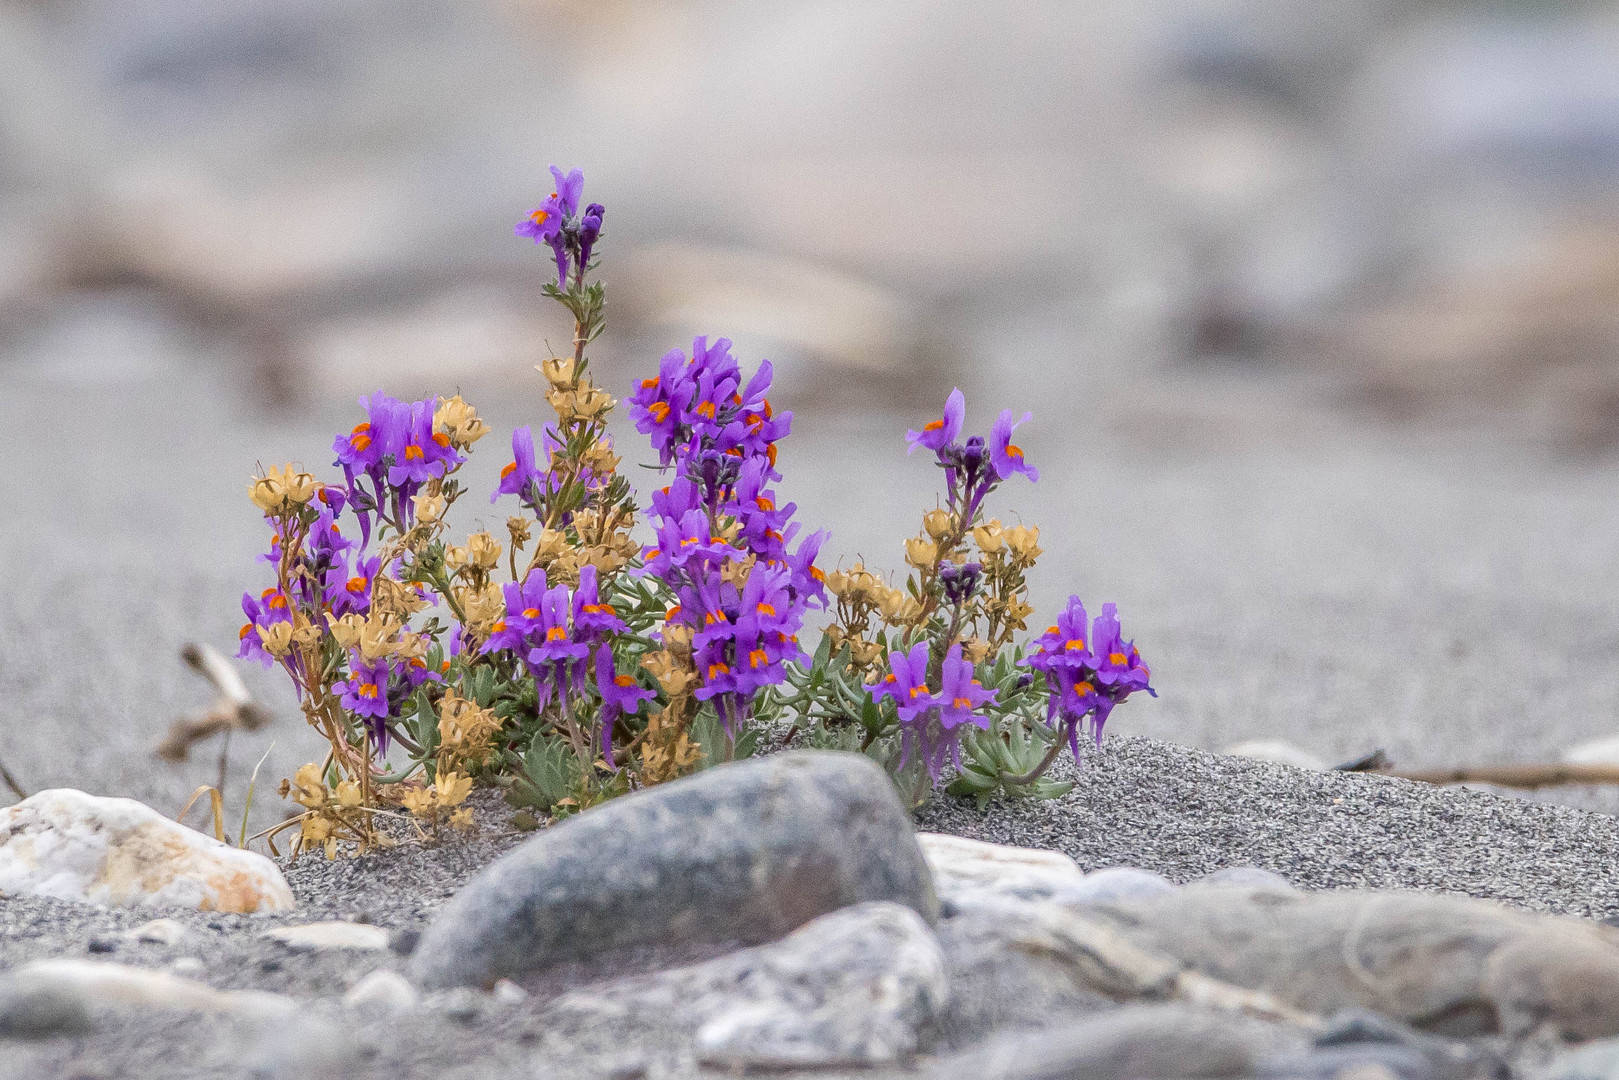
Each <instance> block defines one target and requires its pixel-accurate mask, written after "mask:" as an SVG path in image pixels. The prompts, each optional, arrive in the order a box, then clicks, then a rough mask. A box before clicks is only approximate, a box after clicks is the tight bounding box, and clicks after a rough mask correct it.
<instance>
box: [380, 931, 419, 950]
mask: <svg viewBox="0 0 1619 1080" xmlns="http://www.w3.org/2000/svg"><path fill="white" fill-rule="evenodd" d="M421 942H422V932H421V931H420V930H417V929H416V928H415V927H411V928H410V929H409V930H396V931H394V932H393V933H392V934H390V935H388V951H389V952H391V953H393V954H394V955H396V956H409V955H410V954H411V953H413V952H415V951H416V946H418V945H420V944H421Z"/></svg>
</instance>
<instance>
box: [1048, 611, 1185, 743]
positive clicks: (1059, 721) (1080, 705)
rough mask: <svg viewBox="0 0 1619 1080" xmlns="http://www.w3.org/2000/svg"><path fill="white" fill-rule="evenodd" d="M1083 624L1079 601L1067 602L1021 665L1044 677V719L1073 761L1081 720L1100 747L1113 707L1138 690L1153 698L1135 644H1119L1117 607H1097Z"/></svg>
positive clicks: (1148, 674)
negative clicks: (1061, 735) (1064, 736)
mask: <svg viewBox="0 0 1619 1080" xmlns="http://www.w3.org/2000/svg"><path fill="white" fill-rule="evenodd" d="M1087 624H1088V619H1087V617H1086V614H1085V605H1084V604H1082V603H1080V600H1079V597H1077V596H1070V597H1069V598H1068V607H1067V608H1066V609H1064V610H1063V612H1062V613H1061V614H1060V615H1058V616H1057V624H1056V625H1055V626H1053V627H1051V628H1050V629H1049V630H1047V631H1046V632H1045V633H1044V634H1042V635H1041V636H1040V637H1039V638H1038V639H1037V640H1036V641H1035V642H1034V647H1035V650H1036V651H1035V652H1033V653H1031V654H1030V655H1029V657H1028V659H1027V660H1025V661H1024V662H1025V663H1026V664H1028V665H1029V666H1030V667H1031V668H1034V669H1035V670H1036V671H1040V672H1043V673H1044V674H1045V677H1046V684H1047V689H1048V691H1049V693H1050V698H1049V703H1048V705H1047V715H1048V719H1049V720H1050V722H1051V724H1052V725H1053V726H1054V727H1058V728H1066V729H1067V732H1068V745H1069V748H1070V749H1071V750H1072V751H1073V753H1074V756H1075V757H1076V758H1077V757H1078V756H1079V729H1080V726H1081V725H1082V724H1083V723H1084V722H1085V721H1086V719H1087V718H1089V721H1090V733H1091V735H1092V737H1093V738H1094V739H1095V741H1096V744H1097V745H1098V746H1100V745H1101V744H1102V726H1103V725H1104V724H1106V723H1107V718H1108V714H1109V713H1111V712H1112V711H1113V709H1114V707H1115V706H1117V705H1118V704H1119V703H1120V702H1122V701H1124V699H1125V698H1127V697H1129V696H1130V695H1131V694H1133V693H1135V692H1136V691H1138V690H1145V691H1146V692H1147V693H1149V694H1151V695H1152V696H1153V697H1157V696H1158V692H1157V691H1156V690H1154V689H1153V688H1152V687H1151V686H1150V685H1148V680H1149V679H1150V678H1151V677H1152V673H1151V672H1150V671H1148V670H1147V665H1145V664H1143V663H1142V662H1141V654H1140V653H1139V652H1137V651H1136V646H1135V642H1133V641H1125V640H1124V636H1123V633H1122V631H1121V630H1120V627H1119V611H1118V607H1117V605H1115V604H1103V605H1102V613H1101V614H1100V615H1098V616H1097V617H1096V621H1095V622H1094V623H1089V625H1087ZM1087 630H1089V633H1090V637H1089V638H1087V637H1086V636H1085V635H1086V632H1087Z"/></svg>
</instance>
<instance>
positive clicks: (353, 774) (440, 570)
mask: <svg viewBox="0 0 1619 1080" xmlns="http://www.w3.org/2000/svg"><path fill="white" fill-rule="evenodd" d="M551 172H552V175H553V178H554V180H555V190H554V191H553V192H552V194H551V195H550V196H548V197H547V198H546V199H545V200H544V201H543V202H542V203H541V204H540V205H539V206H538V207H537V208H535V209H534V210H533V211H532V212H531V213H530V214H529V215H528V216H527V217H526V218H524V219H523V220H522V221H521V222H519V223H518V225H517V227H516V233H517V235H518V236H520V237H525V238H532V239H533V240H534V242H536V243H541V244H545V245H547V246H548V247H549V248H550V249H551V254H552V256H553V257H554V262H555V268H556V278H555V281H554V282H552V281H547V282H546V283H545V284H544V285H543V287H542V292H543V293H544V295H545V296H547V297H549V298H550V299H552V300H554V301H556V302H557V303H559V304H561V305H562V306H563V307H564V308H565V309H566V310H567V311H568V312H569V313H570V314H571V315H572V316H573V321H574V333H573V339H572V342H571V345H572V348H571V350H570V351H569V352H568V353H567V354H565V355H562V356H552V357H548V358H545V359H543V360H541V362H540V363H539V364H537V365H536V367H537V369H538V371H539V372H540V373H541V375H542V376H543V378H544V386H545V399H546V403H547V405H548V406H549V409H550V412H551V413H552V418H551V419H549V420H546V421H544V422H540V423H537V424H528V425H524V426H521V427H518V428H517V429H516V430H515V431H513V432H512V433H511V437H510V448H511V458H510V461H509V462H507V463H506V464H505V465H504V467H503V468H502V469H501V471H500V479H499V481H498V483H497V484H496V485H495V490H494V491H492V492H491V493H490V495H489V501H488V503H487V504H482V503H481V500H480V504H482V505H487V506H504V507H506V508H507V509H506V510H505V511H504V513H505V514H506V515H507V517H506V522H505V530H504V533H505V535H504V536H503V537H497V536H496V535H494V534H492V533H490V532H487V531H482V530H479V531H476V532H473V533H471V534H470V535H467V536H466V537H465V538H464V539H460V540H457V538H455V537H454V536H452V534H451V533H450V528H449V524H448V518H449V517H450V516H451V515H452V512H453V508H454V507H455V504H456V503H457V502H458V500H459V499H460V497H461V496H462V495H463V494H464V488H463V485H462V483H461V481H460V480H459V479H458V474H459V472H460V470H461V469H462V468H463V467H464V465H465V464H466V462H467V460H468V458H469V456H470V454H471V452H472V450H473V447H474V444H476V443H478V442H479V441H480V440H481V439H483V437H484V436H485V435H488V434H489V433H490V428H489V426H488V425H487V424H486V423H485V422H484V421H483V420H482V419H481V418H480V417H479V416H478V414H477V411H476V410H475V409H474V408H473V407H472V406H471V405H470V404H468V403H467V402H465V401H463V400H462V399H461V398H460V397H459V396H454V397H447V398H445V397H426V398H422V399H420V400H414V401H408V400H401V399H398V398H394V397H391V396H389V395H388V394H386V393H384V392H382V391H378V392H377V393H374V394H372V395H370V396H369V397H367V398H364V399H362V400H361V401H360V408H361V415H360V416H359V417H358V418H357V421H358V422H357V423H355V424H354V426H353V427H352V428H351V429H350V430H349V431H347V432H345V433H343V434H340V435H338V436H337V438H336V439H335V441H334V443H333V446H332V450H333V455H334V460H333V462H332V466H333V470H334V472H333V473H332V474H330V475H328V476H325V477H317V476H316V475H314V474H313V473H310V472H306V471H305V470H303V469H301V468H299V467H297V466H295V465H287V466H284V467H280V468H271V469H268V470H266V471H264V473H263V474H262V475H260V476H258V477H256V478H255V479H254V481H253V483H252V484H251V486H250V495H251V497H252V500H253V502H254V504H255V505H256V506H257V507H258V508H259V509H260V511H261V512H262V513H263V514H264V517H265V521H266V523H267V524H268V525H269V527H270V533H271V538H270V548H269V551H268V552H267V553H266V554H265V555H264V556H263V557H262V560H263V561H264V562H266V563H268V564H269V567H270V569H271V578H272V580H271V581H270V582H269V583H268V585H267V587H263V588H261V589H260V590H258V591H253V592H249V593H248V594H246V595H245V596H244V597H243V598H242V608H243V611H244V613H245V615H246V618H247V621H246V624H245V625H244V626H243V627H242V632H241V642H240V649H239V655H241V656H244V657H248V658H252V659H255V660H258V661H259V662H261V663H263V664H266V665H278V666H279V667H280V668H281V669H282V670H284V671H285V672H286V673H287V675H288V677H289V678H290V679H291V680H292V683H293V686H294V688H295V690H296V691H297V694H298V698H299V702H300V705H301V707H302V709H303V712H304V714H305V716H306V718H307V719H308V721H309V723H310V724H311V725H312V726H313V727H314V728H315V729H316V730H317V731H318V732H319V733H320V734H321V736H322V737H323V738H324V740H325V742H326V743H327V748H328V749H327V754H326V758H325V761H324V763H322V764H316V763H311V764H309V765H306V766H304V767H303V768H302V769H300V770H298V773H297V776H296V777H295V778H294V779H293V780H290V781H286V782H284V783H283V793H284V794H285V795H287V796H288V797H290V798H292V799H294V800H295V801H296V802H297V803H298V804H299V805H300V806H301V807H303V812H302V813H301V814H299V815H298V816H297V817H296V818H294V819H291V821H289V822H288V827H290V826H297V827H298V829H299V836H298V841H297V844H296V845H295V850H296V849H303V848H307V847H311V846H316V847H321V848H324V850H325V851H326V852H327V854H328V855H331V854H334V853H335V851H336V850H338V849H339V847H340V846H341V845H344V844H350V845H354V846H357V847H359V848H361V849H364V848H366V847H368V846H370V845H372V844H375V843H378V842H380V840H381V834H380V833H379V832H378V831H377V828H376V819H377V817H378V816H385V815H395V816H400V815H401V812H403V815H406V816H408V819H409V820H412V821H414V822H415V823H416V827H417V830H418V832H419V834H420V835H421V836H422V837H423V838H424V839H427V840H433V839H436V838H438V837H439V836H440V835H441V834H442V832H443V830H444V829H445V828H446V827H448V828H452V829H453V828H464V827H467V826H468V825H469V823H470V820H471V814H470V811H469V810H468V809H467V807H466V806H465V805H463V804H464V802H465V800H466V799H467V798H468V795H469V793H470V792H471V791H472V789H473V787H474V786H475V785H477V784H492V785H495V786H497V787H499V788H501V789H502V790H504V792H505V794H506V797H507V799H508V801H509V802H511V803H512V804H513V805H515V806H517V807H519V808H521V809H522V810H523V812H524V813H527V812H528V811H530V810H532V811H538V812H542V813H544V814H547V815H550V816H553V817H554V816H561V815H565V814H568V813H572V812H574V811H577V810H579V809H582V808H584V807H586V806H588V805H590V804H591V803H593V802H595V801H598V800H600V799H603V798H609V797H611V796H613V795H616V794H619V793H622V792H625V791H629V790H632V789H634V788H638V787H643V786H645V785H648V784H655V783H659V782H662V781H665V780H669V779H672V778H674V777H677V776H680V775H682V774H684V773H687V772H690V771H691V770H693V769H697V768H702V767H704V766H706V765H708V764H710V763H712V762H716V761H722V760H728V759H730V758H733V757H738V756H745V755H747V754H749V753H753V752H755V751H756V750H757V749H758V748H759V747H760V745H761V740H762V738H764V737H765V736H766V735H767V734H768V735H772V736H773V737H774V738H776V739H777V743H778V745H789V744H796V743H808V744H809V745H815V746H834V747H841V748H844V749H849V750H855V751H859V752H863V753H867V754H869V755H871V756H873V757H875V758H876V759H878V760H879V761H881V762H883V763H885V764H886V765H888V767H889V768H890V769H891V770H893V772H894V774H895V777H896V779H897V780H898V781H899V782H900V784H901V786H902V788H903V789H904V790H905V791H907V792H908V793H909V794H910V795H911V796H912V797H913V798H917V799H920V798H922V797H924V796H925V795H926V793H927V792H928V791H929V790H931V788H932V787H933V786H934V784H935V783H937V782H938V781H939V779H940V778H941V777H942V775H943V774H944V772H945V770H947V769H954V770H955V771H956V773H957V777H956V780H955V782H954V783H953V785H952V790H958V789H959V790H962V791H965V792H967V793H971V794H974V795H977V796H978V797H980V798H987V797H988V796H989V795H990V794H994V793H997V792H999V793H1005V794H1037V795H1049V794H1055V793H1057V792H1058V791H1060V790H1063V787H1062V785H1054V784H1052V783H1051V782H1050V781H1045V780H1042V779H1041V773H1043V772H1044V770H1045V769H1046V767H1047V766H1049V765H1050V763H1051V761H1052V759H1053V758H1054V757H1055V755H1056V751H1057V749H1058V748H1059V747H1061V746H1064V745H1066V746H1068V747H1070V748H1071V750H1072V751H1073V753H1074V754H1075V755H1076V756H1077V755H1078V753H1079V733H1080V731H1081V729H1084V730H1085V731H1086V733H1087V734H1089V735H1090V736H1091V737H1093V738H1094V739H1096V740H1098V741H1099V740H1100V737H1101V730H1102V726H1103V724H1104V723H1105V722H1106V720H1107V717H1108V715H1109V713H1110V712H1111V710H1112V709H1113V708H1115V707H1116V706H1117V705H1118V704H1119V703H1121V702H1122V701H1124V700H1125V699H1126V698H1127V697H1128V696H1129V695H1130V694H1132V693H1134V692H1136V691H1138V690H1147V691H1148V692H1149V693H1151V692H1152V691H1151V688H1150V687H1149V686H1148V674H1147V669H1146V668H1145V666H1143V665H1142V663H1141V660H1140V657H1139V655H1138V654H1137V652H1136V650H1135V647H1134V645H1133V644H1131V643H1127V642H1124V641H1123V640H1122V637H1121V635H1120V632H1119V623H1118V618H1117V615H1116V613H1115V611H1114V608H1113V605H1111V604H1109V605H1106V606H1104V607H1103V609H1102V614H1101V615H1099V616H1098V617H1097V618H1096V620H1095V622H1094V623H1093V624H1091V625H1090V626H1088V627H1087V625H1086V618H1087V617H1086V614H1085V610H1084V608H1083V606H1082V605H1080V603H1079V601H1078V599H1077V598H1076V599H1072V600H1071V601H1070V604H1069V607H1068V609H1067V610H1066V611H1064V612H1063V613H1062V614H1061V615H1060V616H1059V617H1058V621H1057V624H1056V625H1055V626H1053V627H1052V629H1051V630H1050V631H1048V632H1047V633H1046V634H1045V635H1043V636H1041V637H1039V638H1038V639H1036V640H1035V642H1034V643H1033V645H1032V650H1031V651H1030V652H1029V654H1028V655H1027V656H1025V655H1024V653H1023V650H1022V648H1021V647H1020V646H1019V645H1017V644H1016V637H1017V635H1018V634H1019V633H1020V632H1022V631H1023V630H1024V629H1025V621H1026V619H1027V617H1028V616H1029V614H1030V611H1031V609H1030V607H1029V605H1028V603H1027V588H1026V585H1025V575H1026V573H1027V571H1028V570H1029V569H1030V568H1031V567H1032V566H1033V565H1034V561H1035V558H1036V557H1037V556H1038V555H1039V554H1040V549H1039V546H1038V540H1039V532H1038V530H1036V529H1033V528H1028V527H1025V526H1022V525H1015V526H1011V527H1008V526H1006V525H1004V524H1003V523H1002V522H1001V521H1000V520H998V519H996V518H993V517H989V516H988V515H987V514H986V512H985V507H986V506H987V504H988V502H989V500H990V498H991V496H992V495H993V494H994V493H995V492H996V491H997V490H998V489H999V488H1000V487H1001V486H1002V485H1003V484H1005V483H1008V482H1010V481H1012V480H1014V479H1015V478H1017V477H1024V478H1027V479H1028V480H1030V481H1031V482H1032V481H1035V480H1037V479H1038V478H1039V473H1038V471H1037V470H1036V469H1035V468H1034V467H1033V466H1032V465H1030V464H1029V463H1028V462H1027V461H1026V460H1025V459H1024V454H1023V452H1022V450H1021V449H1019V447H1018V446H1017V445H1016V444H1015V443H1014V442H1013V441H1012V439H1013V435H1014V433H1015V431H1016V429H1017V427H1018V426H1019V424H1022V423H1024V422H1027V421H1028V420H1029V419H1030V417H1029V416H1028V415H1027V414H1025V415H1024V416H1023V418H1022V419H1021V420H1016V421H1014V419H1013V414H1012V413H1011V412H1010V411H1006V412H1003V413H1001V415H1000V417H999V418H998V419H997V420H996V421H995V423H994V424H993V425H992V426H991V428H990V434H989V436H988V437H987V438H985V437H983V436H978V435H973V436H966V437H964V435H963V431H964V425H965V422H966V405H965V401H964V398H963V395H962V394H961V392H960V391H959V390H958V391H955V392H954V393H952V394H951V395H950V397H949V400H948V401H947V402H946V404H945V408H944V412H943V415H942V416H941V417H940V418H939V419H937V420H935V421H932V422H930V423H928V424H925V425H924V426H923V427H922V429H921V430H919V431H912V432H909V433H908V434H907V440H908V442H909V444H910V448H911V450H912V451H913V452H914V451H915V450H917V449H923V450H926V451H928V452H929V453H931V454H932V455H933V456H934V459H935V461H936V462H937V464H938V466H939V468H940V469H941V470H942V471H943V474H944V485H945V492H944V499H943V502H942V504H941V505H939V506H938V507H936V508H935V509H933V510H930V511H928V512H927V513H926V514H925V515H924V516H923V521H922V529H921V531H920V533H919V534H918V535H917V536H916V537H914V538H912V539H910V540H908V541H906V544H905V561H906V562H907V564H908V565H909V566H910V567H911V573H910V577H909V579H908V580H906V581H905V582H904V583H903V585H902V586H901V587H895V586H891V585H889V584H888V583H887V582H886V581H885V580H884V579H883V578H882V577H880V576H879V575H877V574H875V573H873V572H871V571H869V570H867V569H866V568H865V567H864V566H862V565H859V564H856V565H854V566H853V567H851V568H849V569H847V570H837V571H834V572H831V573H824V572H823V571H822V570H821V568H820V567H818V566H817V565H816V560H817V558H818V557H819V555H820V552H821V550H822V548H823V546H824V544H825V543H826V540H827V534H826V533H825V532H824V531H821V530H816V531H808V532H806V531H805V529H804V527H803V526H802V525H801V524H800V523H799V522H798V521H797V520H796V507H795V505H794V504H793V503H791V502H787V501H785V500H784V499H783V498H782V496H781V494H780V489H779V485H781V483H782V479H783V478H782V476H781V474H780V473H779V472H778V471H777V458H778V454H777V449H778V445H779V444H780V442H781V440H782V439H784V438H786V437H787V436H788V435H789V433H790V432H791V429H792V413H791V412H788V411H778V410H777V409H775V408H774V407H773V406H772V404H771V400H770V391H771V384H772V381H773V374H774V372H773V369H772V367H771V364H770V362H769V361H762V362H760V363H759V364H758V365H757V367H755V368H753V369H751V370H745V369H744V367H743V365H742V364H741V362H739V360H738V359H737V358H736V356H735V355H734V353H733V349H732V344H731V342H730V341H729V340H728V339H726V338H710V337H698V338H697V339H695V340H694V341H693V342H692V345H691V348H690V350H689V351H688V350H682V349H674V350H671V351H670V352H668V353H667V354H665V355H664V356H663V358H662V359H661V360H660V361H659V362H658V365H657V370H656V371H655V372H654V373H650V374H648V375H647V376H646V377H645V378H643V379H641V380H640V381H639V382H638V383H637V384H636V385H635V386H633V387H632V392H631V393H630V395H629V396H628V398H627V399H626V402H625V404H626V406H627V409H628V414H629V419H630V420H631V421H632V422H633V423H634V425H635V427H636V429H637V430H638V431H639V432H640V433H641V434H642V435H644V436H645V437H646V438H647V440H648V442H649V443H650V447H651V451H652V454H653V456H654V459H655V465H654V468H655V469H656V471H657V475H658V481H657V484H655V485H654V487H653V489H652V490H651V491H650V492H649V494H648V506H647V508H646V515H647V521H646V523H645V526H644V528H639V529H638V526H639V522H638V516H639V515H640V513H641V512H642V510H641V508H640V506H639V505H638V504H637V501H636V494H635V492H634V491H633V490H632V489H631V487H630V484H629V483H628V481H627V480H626V479H625V478H624V477H622V476H621V475H620V474H619V471H618V468H619V464H620V460H619V457H618V454H617V453H616V451H615V449H614V447H613V444H612V439H611V437H610V436H609V435H608V433H607V420H608V417H609V416H610V415H611V414H612V412H613V410H614V409H615V408H617V407H618V404H619V403H618V402H617V401H616V400H615V399H614V398H613V396H612V395H611V394H610V393H608V391H606V390H605V389H603V388H601V387H599V386H597V385H595V384H594V382H593V381H592V379H591V377H590V359H589V356H588V355H587V353H588V349H589V346H590V344H591V343H592V342H593V341H595V339H596V338H597V337H598V336H599V335H600V334H601V332H602V330H603V328H604V327H605V325H606V322H605V311H606V302H605V289H604V287H603V285H602V283H601V282H600V281H597V280H593V276H594V272H595V270H596V268H597V266H596V262H595V258H596V253H597V251H598V249H599V246H600V241H601V239H602V235H603V233H602V221H603V217H604V214H605V210H604V208H603V207H602V205H601V204H599V203H585V202H584V177H583V175H582V174H581V173H580V172H579V170H577V169H576V170H573V171H571V172H567V173H564V172H563V171H562V170H561V169H558V168H552V170H551ZM638 531H639V532H640V535H639V536H637V535H635V534H636V533H637V532H638ZM822 613H824V615H823V614H822ZM812 618H823V619H825V620H827V621H826V625H825V626H824V628H822V630H821V633H820V637H819V644H818V647H817V648H816V650H815V652H814V655H813V656H811V655H810V654H809V653H808V652H807V651H806V649H805V646H804V644H803V642H802V640H801V639H802V637H803V635H805V634H806V633H808V632H812V630H811V626H810V620H811V619H812Z"/></svg>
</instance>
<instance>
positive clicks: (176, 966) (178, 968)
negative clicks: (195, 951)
mask: <svg viewBox="0 0 1619 1080" xmlns="http://www.w3.org/2000/svg"><path fill="white" fill-rule="evenodd" d="M169 970H170V971H171V972H173V973H174V974H176V975H178V976H180V977H181V978H184V979H200V978H202V977H203V976H204V975H206V974H208V965H207V964H205V963H203V962H202V961H201V960H199V959H197V958H196V957H195V956H182V957H180V959H178V960H176V961H175V962H174V963H172V964H170V965H169Z"/></svg>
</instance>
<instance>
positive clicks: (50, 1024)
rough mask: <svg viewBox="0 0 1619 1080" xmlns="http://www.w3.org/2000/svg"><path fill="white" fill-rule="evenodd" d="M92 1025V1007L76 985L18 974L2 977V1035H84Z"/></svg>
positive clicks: (0, 984)
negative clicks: (56, 982)
mask: <svg viewBox="0 0 1619 1080" xmlns="http://www.w3.org/2000/svg"><path fill="white" fill-rule="evenodd" d="M90 1027H91V1023H90V1010H89V1008H88V1006H87V1005H86V1003H85V998H84V995H83V994H82V993H81V992H79V991H78V990H77V989H75V988H74V987H70V986H62V985H56V984H52V983H50V982H48V981H42V980H37V979H29V978H24V977H16V976H13V977H9V978H5V979H0V1038H7V1039H49V1038H54V1037H55V1036H58V1035H83V1034H85V1033H86V1032H88V1031H89V1030H90Z"/></svg>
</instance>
